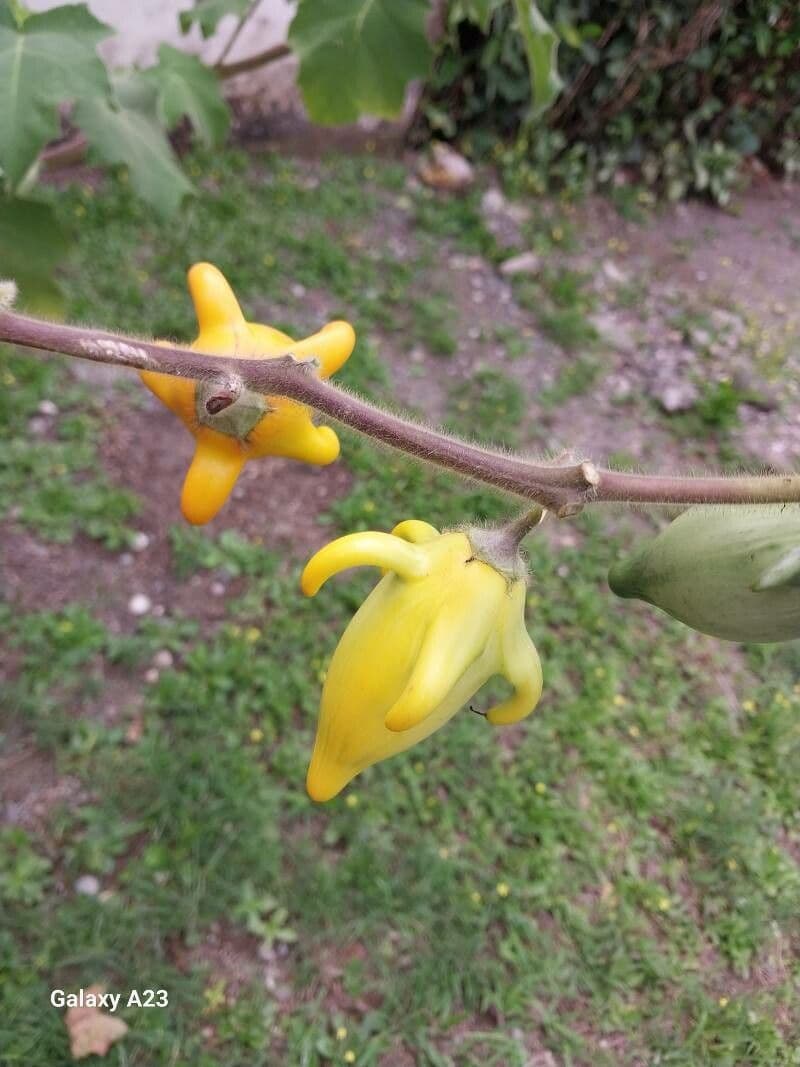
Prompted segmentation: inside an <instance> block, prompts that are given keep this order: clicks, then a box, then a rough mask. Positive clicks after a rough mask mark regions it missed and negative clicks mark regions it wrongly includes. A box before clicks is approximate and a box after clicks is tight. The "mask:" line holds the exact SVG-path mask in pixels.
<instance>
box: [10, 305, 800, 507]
mask: <svg viewBox="0 0 800 1067" xmlns="http://www.w3.org/2000/svg"><path fill="white" fill-rule="evenodd" d="M0 341H7V342H10V343H13V344H19V345H25V346H26V347H28V348H34V349H39V350H42V351H48V352H60V353H62V354H64V355H68V356H76V357H78V358H79V359H89V360H93V361H94V362H98V363H109V364H112V365H114V366H119V367H129V368H134V369H136V370H150V371H160V372H161V373H163V374H173V375H177V376H179V377H183V378H193V379H195V380H203V381H213V382H214V383H215V384H216V385H217V386H218V388H219V395H220V396H225V395H228V394H230V395H234V396H236V395H238V394H239V393H240V392H241V390H242V389H243V388H247V389H251V390H253V391H254V392H257V393H261V394H271V395H276V396H285V397H289V398H290V399H292V400H296V401H298V402H300V403H303V404H308V405H309V406H311V407H313V408H315V409H316V410H317V411H320V412H322V413H323V414H325V415H328V416H330V417H331V418H333V419H336V420H337V421H338V422H341V423H343V424H344V425H346V426H349V427H351V428H352V429H354V430H357V431H358V432H360V433H363V434H365V435H366V436H368V437H372V438H374V439H375V440H377V441H381V442H382V443H383V444H386V445H389V446H390V447H392V448H396V449H398V450H399V451H401V452H405V453H407V454H409V455H411V456H414V457H416V458H417V459H420V460H424V461H425V462H427V463H432V464H433V465H435V466H438V467H441V468H444V469H446V470H450V471H455V472H456V473H458V474H461V475H463V476H465V477H468V478H472V479H475V480H476V481H479V482H483V483H485V484H487V485H492V486H494V487H495V488H497V489H501V490H504V491H505V492H508V493H513V494H515V495H516V496H520V497H523V498H524V499H526V500H528V501H530V502H532V503H535V504H540V505H542V507H545V508H547V509H548V510H549V511H553V512H554V513H555V514H557V515H570V514H574V513H575V511H576V510H578V509H580V508H581V507H582V506H583V505H585V504H589V503H593V502H603V501H615V502H620V503H646V504H698V503H707V504H744V503H750V504H752V503H784V502H785V503H793V502H800V475H797V474H786V475H777V476H770V477H761V476H756V475H753V476H744V477H737V478H723V477H683V476H680V475H659V474H655V475H650V474H629V473H626V472H623V471H611V470H603V469H601V468H599V467H596V466H595V465H594V464H593V463H590V462H588V461H584V462H582V463H570V464H569V465H565V466H564V465H559V466H548V465H546V464H537V463H533V462H531V461H529V460H527V459H523V458H522V457H520V456H515V455H511V454H508V453H504V452H496V451H493V450H491V449H486V448H481V447H479V446H477V445H475V444H472V443H471V442H468V441H462V440H459V439H458V438H456V437H452V436H450V435H447V434H444V433H442V432H440V431H438V430H435V429H432V428H431V427H429V426H424V425H421V424H419V423H416V422H412V421H410V420H407V419H403V418H400V417H399V416H397V415H393V414H391V413H389V412H388V411H384V410H383V409H382V408H379V407H376V406H375V405H373V404H370V403H368V402H367V401H365V400H362V399H361V398H360V397H357V396H354V395H353V394H351V393H348V392H345V391H344V390H342V389H339V388H337V387H336V386H335V385H332V384H331V383H330V382H325V381H322V380H320V379H319V378H318V377H317V375H316V373H315V370H316V362H315V361H314V360H305V361H302V362H301V361H298V360H296V359H295V358H294V356H293V355H292V353H291V350H289V351H287V352H286V353H285V354H284V355H282V356H276V357H272V358H269V359H234V358H231V357H228V356H214V355H207V354H205V353H202V352H194V351H192V350H191V349H186V348H181V347H179V346H175V345H168V344H164V343H163V342H161V343H159V344H155V343H153V342H152V341H145V340H140V339H138V338H129V337H122V336H120V335H118V334H113V333H107V332H105V331H103V330H94V329H89V328H82V327H77V326H64V325H61V324H59V323H53V322H45V321H43V320H40V319H35V318H31V317H28V316H25V315H17V314H15V313H13V312H10V311H9V312H0ZM210 414H212V415H213V414H214V413H213V412H211V413H210Z"/></svg>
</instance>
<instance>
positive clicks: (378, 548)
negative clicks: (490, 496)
mask: <svg viewBox="0 0 800 1067" xmlns="http://www.w3.org/2000/svg"><path fill="white" fill-rule="evenodd" d="M365 564H366V565H371V566H376V567H381V568H382V569H383V571H384V576H383V578H382V579H381V580H380V581H379V582H378V584H377V585H376V586H375V588H374V589H373V590H372V592H371V593H370V595H369V597H368V598H367V599H366V601H365V602H364V604H363V605H362V606H361V608H360V609H359V611H358V612H357V613H356V615H355V616H354V617H353V619H352V620H351V622H350V624H349V625H348V627H347V629H346V630H345V632H344V634H343V636H342V639H341V640H340V642H339V645H338V647H337V649H336V651H335V652H334V654H333V658H332V659H331V662H330V666H329V668H328V674H327V677H326V679H325V685H324V687H323V690H322V707H321V713H320V719H319V726H318V729H317V736H316V740H315V743H314V752H313V754H312V757H311V765H310V766H309V770H308V777H307V780H306V786H307V789H308V793H309V796H311V798H312V799H313V800H318V801H324V800H330V799H331V798H332V797H335V796H336V794H337V793H339V792H340V791H341V790H342V789H343V788H344V787H345V786H346V785H347V783H348V782H349V781H351V780H352V779H353V778H355V776H356V775H357V774H359V773H360V772H361V771H363V770H364V769H365V768H366V767H369V766H371V765H372V764H374V763H377V762H379V761H380V760H383V759H387V758H388V757H390V756H393V755H395V754H396V753H398V752H402V751H404V750H405V749H407V748H410V747H411V746H412V745H414V744H416V743H417V742H418V741H421V740H422V739H423V738H425V737H428V736H429V735H430V734H432V733H433V732H434V731H435V730H437V729H439V727H440V726H443V725H444V724H445V723H446V722H447V721H448V720H449V719H451V718H452V717H453V715H455V714H456V712H457V711H458V710H459V709H460V708H462V707H463V706H464V705H465V704H466V703H468V701H469V700H470V699H471V697H472V696H473V695H474V694H475V693H476V692H477V691H478V689H480V687H481V686H482V685H483V684H484V682H486V681H488V679H489V678H491V677H492V676H493V675H495V674H501V675H503V676H504V677H505V678H506V679H507V680H508V681H509V682H510V683H511V684H512V686H513V687H514V693H513V694H512V696H510V697H509V698H508V699H507V700H505V701H503V702H502V703H500V704H498V705H497V706H496V707H494V708H492V709H491V710H490V711H488V712H487V714H486V718H487V719H488V721H489V722H490V723H491V724H492V725H495V726H502V725H506V724H508V723H512V722H517V721H518V720H519V719H522V718H524V717H525V716H526V715H529V714H530V713H531V712H532V711H533V709H534V707H535V706H536V704H537V703H538V701H539V697H540V695H541V691H542V670H541V664H540V662H539V656H538V654H537V652H536V648H535V647H534V645H533V642H532V641H531V639H530V637H529V635H528V631H527V629H526V626H525V615H524V608H525V580H524V578H522V577H519V578H515V577H509V576H508V575H506V574H503V573H501V572H500V571H499V570H497V569H496V568H495V567H493V566H491V565H490V564H488V563H485V562H483V560H482V559H481V558H480V557H479V556H478V555H477V554H476V550H475V548H474V547H473V545H472V543H471V541H470V539H469V537H468V536H467V534H466V533H464V532H461V531H459V532H452V533H444V534H440V533H439V531H438V530H436V529H435V528H434V527H433V526H431V525H430V524H429V523H426V522H419V521H417V520H408V521H406V522H402V523H400V524H399V525H398V526H396V527H395V528H394V530H393V531H392V533H391V534H385V533H377V532H373V531H367V532H364V533H356V534H349V535H348V536H346V537H340V538H339V539H338V540H336V541H333V542H332V543H331V544H329V545H326V546H325V548H322V549H321V550H320V551H319V552H317V554H316V555H315V556H313V557H312V558H311V559H310V560H309V562H308V563H307V564H306V567H305V569H304V571H303V575H302V578H301V585H302V589H303V592H304V593H305V594H306V595H307V596H313V595H314V594H315V593H316V592H317V590H318V589H319V588H320V586H322V584H323V583H324V582H325V581H327V580H328V579H329V578H330V577H331V576H332V575H334V574H336V573H338V572H339V571H341V570H344V569H346V568H348V567H355V566H359V565H362V566H363V565H365Z"/></svg>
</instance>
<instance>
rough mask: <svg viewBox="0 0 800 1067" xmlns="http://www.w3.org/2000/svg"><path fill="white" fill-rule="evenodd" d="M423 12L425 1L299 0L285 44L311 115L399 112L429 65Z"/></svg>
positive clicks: (330, 120) (341, 118)
mask: <svg viewBox="0 0 800 1067" xmlns="http://www.w3.org/2000/svg"><path fill="white" fill-rule="evenodd" d="M427 14H428V2H427V0H403V2H402V3H397V0H300V2H299V4H298V7H297V14H296V15H295V17H294V19H293V21H292V24H291V26H290V27H289V43H290V44H291V46H292V48H293V49H294V51H295V52H296V54H297V56H298V58H299V60H300V72H299V76H298V82H299V85H300V89H301V91H302V93H303V100H304V102H305V105H306V107H307V108H308V112H309V115H310V116H311V118H312V119H313V120H314V121H315V122H320V123H324V124H329V125H335V124H337V123H345V122H354V121H355V120H356V119H357V118H358V117H359V115H362V114H369V115H377V116H379V117H380V118H394V117H395V116H396V115H398V114H399V113H400V111H401V109H402V107H403V100H404V98H405V90H406V86H407V84H408V83H409V81H411V79H412V78H419V77H422V76H423V75H425V74H427V72H428V68H429V66H430V61H431V47H430V44H429V42H428V38H427V35H426V29H425V21H426V17H427Z"/></svg>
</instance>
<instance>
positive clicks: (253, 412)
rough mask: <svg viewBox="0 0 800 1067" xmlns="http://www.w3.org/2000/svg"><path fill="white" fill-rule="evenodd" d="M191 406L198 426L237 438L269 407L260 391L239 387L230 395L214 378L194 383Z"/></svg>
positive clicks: (261, 417)
mask: <svg viewBox="0 0 800 1067" xmlns="http://www.w3.org/2000/svg"><path fill="white" fill-rule="evenodd" d="M194 408H195V416H196V418H197V421H198V422H199V423H200V425H201V426H208V427H210V428H211V429H212V430H218V431H219V432H220V433H224V434H228V436H229V437H235V438H236V439H237V440H238V441H244V440H245V439H246V438H247V435H248V434H249V433H250V431H251V430H252V429H254V427H255V426H257V425H258V423H259V422H260V421H261V420H262V419H263V418H264V416H265V415H266V413H267V411H268V410H269V406H268V404H267V401H266V397H263V396H262V395H261V394H260V393H254V392H252V391H251V390H250V389H241V390H239V392H238V393H236V395H233V394H231V393H229V392H227V391H225V390H221V389H220V386H219V383H218V382H217V383H215V382H213V381H200V382H198V383H197V388H196V389H195V394H194Z"/></svg>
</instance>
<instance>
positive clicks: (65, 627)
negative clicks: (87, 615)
mask: <svg viewBox="0 0 800 1067" xmlns="http://www.w3.org/2000/svg"><path fill="white" fill-rule="evenodd" d="M74 629H75V627H74V626H73V624H72V623H71V622H70V620H69V619H62V620H61V622H60V623H59V624H58V632H59V633H61V634H71V633H72V631H73V630H74Z"/></svg>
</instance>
